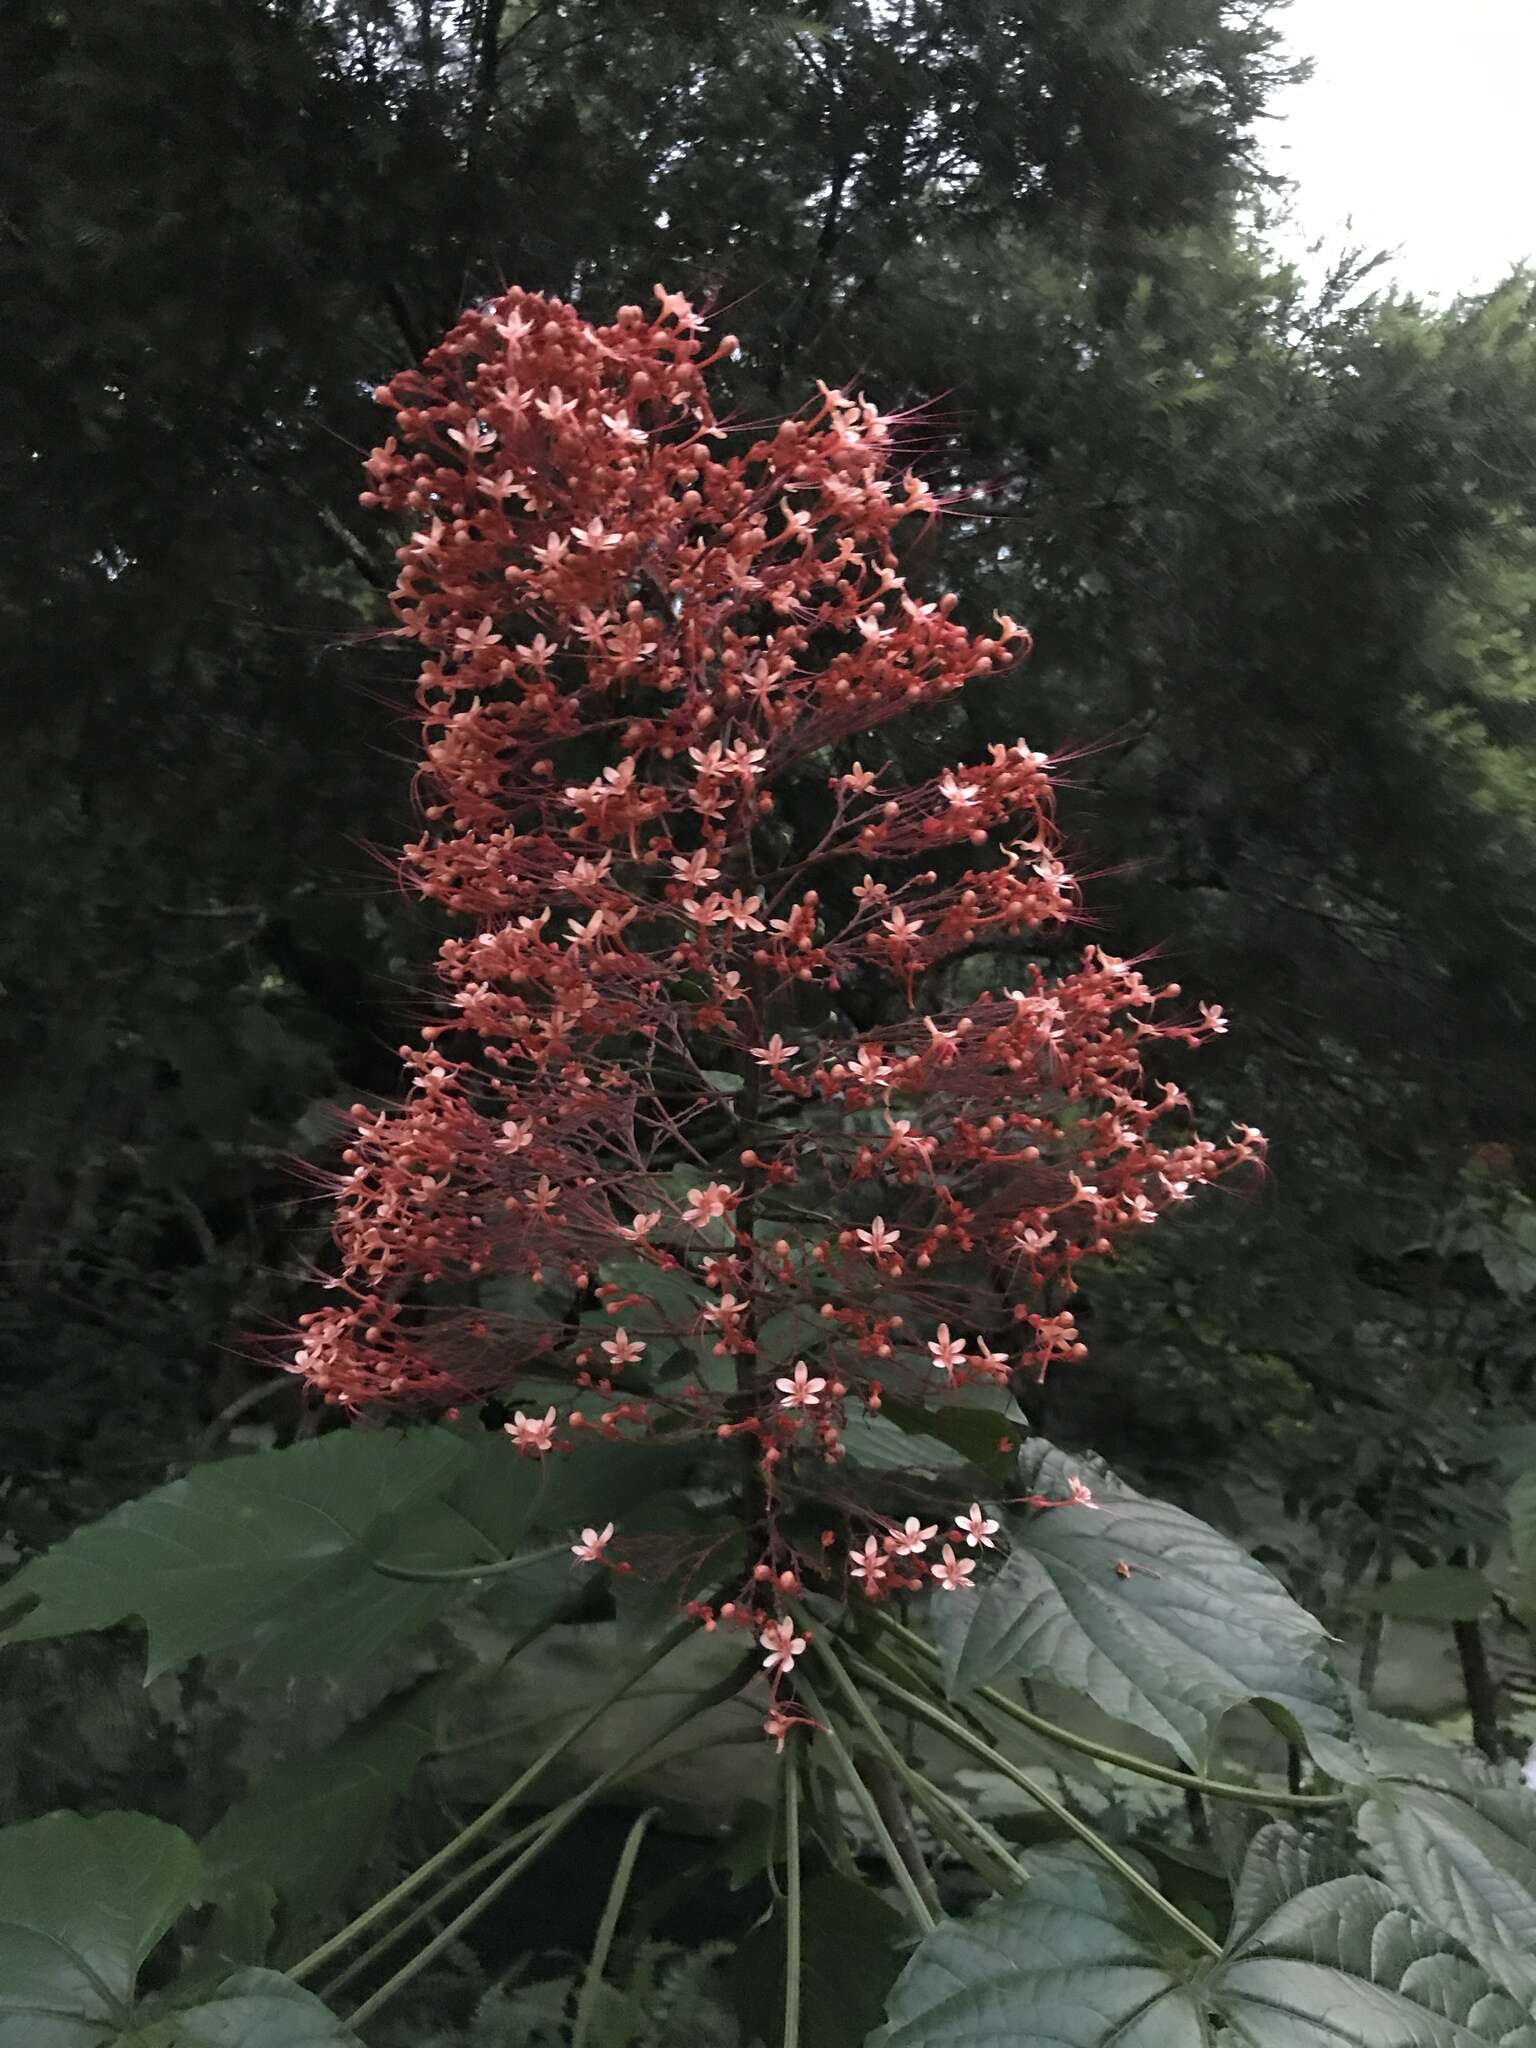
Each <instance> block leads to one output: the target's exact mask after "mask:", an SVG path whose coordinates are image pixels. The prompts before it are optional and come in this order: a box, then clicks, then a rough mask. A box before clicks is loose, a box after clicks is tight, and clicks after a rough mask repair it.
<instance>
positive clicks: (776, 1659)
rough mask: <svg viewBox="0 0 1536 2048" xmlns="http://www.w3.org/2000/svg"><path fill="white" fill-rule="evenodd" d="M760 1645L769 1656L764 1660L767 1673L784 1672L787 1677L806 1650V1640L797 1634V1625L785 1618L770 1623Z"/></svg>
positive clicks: (762, 1632)
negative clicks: (797, 1659) (796, 1660)
mask: <svg viewBox="0 0 1536 2048" xmlns="http://www.w3.org/2000/svg"><path fill="white" fill-rule="evenodd" d="M757 1640H758V1643H759V1645H760V1646H761V1647H762V1648H763V1649H765V1650H766V1651H767V1652H768V1654H767V1656H766V1657H765V1658H764V1659H763V1669H764V1670H765V1671H782V1672H784V1673H785V1674H786V1675H787V1674H788V1673H789V1672H791V1671H793V1670H794V1668H795V1659H796V1658H797V1657H798V1656H801V1655H802V1654H803V1652H804V1650H805V1645H806V1639H805V1637H804V1636H797V1635H796V1634H795V1624H794V1623H793V1622H792V1621H790V1620H789V1619H788V1618H787V1617H785V1618H784V1619H783V1620H781V1621H770V1622H769V1623H768V1624H767V1625H766V1626H765V1627H764V1628H763V1630H762V1631H761V1633H760V1634H759V1636H758V1638H757Z"/></svg>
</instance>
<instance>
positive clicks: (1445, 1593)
mask: <svg viewBox="0 0 1536 2048" xmlns="http://www.w3.org/2000/svg"><path fill="white" fill-rule="evenodd" d="M1353 1605H1354V1606H1356V1607H1359V1608H1363V1609H1365V1610H1367V1611H1368V1612H1370V1613H1373V1614H1387V1615H1391V1616H1393V1617H1394V1618H1395V1619H1397V1620H1399V1621H1477V1620H1478V1619H1480V1617H1481V1616H1483V1615H1485V1614H1486V1613H1487V1612H1488V1610H1489V1608H1490V1607H1492V1605H1493V1587H1492V1586H1491V1585H1490V1584H1489V1581H1488V1577H1487V1574H1486V1573H1485V1572H1478V1571H1469V1570H1467V1569H1466V1567H1465V1566H1462V1565H1456V1564H1431V1565H1425V1566H1424V1567H1423V1569H1422V1570H1419V1571H1411V1572H1404V1573H1403V1574H1402V1575H1401V1576H1400V1577H1399V1578H1395V1579H1392V1580H1391V1581H1390V1582H1389V1583H1388V1584H1387V1585H1385V1586H1376V1587H1373V1588H1371V1589H1369V1590H1366V1591H1363V1592H1361V1593H1359V1594H1357V1595H1356V1596H1355V1599H1354V1601H1353Z"/></svg>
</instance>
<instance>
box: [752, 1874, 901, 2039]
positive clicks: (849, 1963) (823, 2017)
mask: <svg viewBox="0 0 1536 2048" xmlns="http://www.w3.org/2000/svg"><path fill="white" fill-rule="evenodd" d="M800 1904H801V1958H800V1961H801V1969H800V2040H801V2043H802V2048H860V2044H861V2043H862V2042H863V2040H864V2038H865V2036H866V2035H867V2034H868V2033H869V2031H870V2029H871V2028H872V2027H873V2026H874V2025H875V2023H876V2022H877V2021H878V2019H879V2017H880V2012H881V2008H882V2007H883V2005H884V2003H885V1995H886V1993H887V1991H889V1989H890V1988H891V1985H892V1984H893V1983H894V1982H895V1979H896V1973H897V1971H898V1970H899V1969H900V1967H901V1951H900V1948H899V1946H898V1944H899V1943H901V1941H902V1940H903V1939H904V1937H905V1934H906V1923H905V1921H904V1920H903V1919H902V1917H901V1915H900V1914H899V1913H898V1912H897V1911H896V1910H895V1908H894V1907H893V1906H888V1905H887V1904H886V1902H885V1900H884V1899H882V1898H881V1896H880V1894H879V1893H878V1892H877V1891H875V1890H873V1889H872V1888H871V1887H870V1886H869V1885H867V1884H860V1883H859V1882H858V1880H857V1879H855V1878H851V1877H840V1876H838V1875H837V1874H836V1873H835V1872H831V1871H829V1872H827V1873H825V1874H824V1875H823V1876H821V1877H816V1878H813V1879H812V1880H811V1882H810V1883H809V1884H808V1885H807V1886H806V1887H805V1890H804V1894H803V1896H802V1898H801V1902H800ZM784 1968H785V1943H784V1921H783V1914H782V1912H777V1913H775V1914H774V1916H773V1918H772V1919H771V1920H769V1921H767V1922H766V1923H765V1924H764V1925H763V1926H761V1927H757V1928H754V1929H753V1931H752V1932H751V1933H750V1934H749V1935H748V1936H747V1938H746V1940H745V1941H744V1942H743V1943H742V1945H741V1947H740V1948H739V1949H738V1951H737V1953H736V1958H735V1961H734V1962H733V1964H732V1966H731V1990H732V1996H733V1999H734V2002H735V2006H736V2013H737V2017H738V2019H739V2020H740V2022H741V2030H742V2040H743V2042H745V2043H750V2042H753V2041H765V2042H774V2043H777V2041H778V2039H779V2033H780V2028H781V2026H782V2024H783V2017H784Z"/></svg>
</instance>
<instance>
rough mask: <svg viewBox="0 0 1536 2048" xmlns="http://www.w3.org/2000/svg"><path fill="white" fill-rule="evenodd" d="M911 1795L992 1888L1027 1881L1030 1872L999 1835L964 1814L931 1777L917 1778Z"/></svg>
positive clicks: (1006, 1887) (1001, 1888)
mask: <svg viewBox="0 0 1536 2048" xmlns="http://www.w3.org/2000/svg"><path fill="white" fill-rule="evenodd" d="M912 1797H913V1798H914V1799H915V1800H916V1801H917V1803H918V1805H919V1806H921V1807H922V1809H923V1811H924V1812H925V1813H926V1814H927V1816H928V1820H929V1824H930V1825H931V1826H932V1827H933V1828H934V1830H935V1831H936V1832H937V1833H938V1834H940V1835H942V1836H943V1838H944V1840H945V1841H946V1842H948V1843H949V1845H950V1847H951V1848H952V1849H953V1850H954V1851H955V1854H956V1855H957V1856H960V1857H963V1858H964V1860H965V1861H966V1862H967V1863H969V1865H970V1866H971V1868H972V1870H974V1871H975V1873H976V1875H977V1876H978V1877H979V1878H981V1879H982V1880H983V1882H984V1883H986V1884H989V1885H990V1886H991V1887H992V1889H993V1891H995V1892H1007V1891H1009V1890H1011V1889H1012V1888H1013V1886H1015V1885H1022V1884H1027V1883H1028V1882H1029V1872H1028V1871H1027V1870H1026V1869H1025V1868H1024V1865H1023V1864H1022V1863H1021V1862H1020V1861H1019V1859H1018V1857H1017V1856H1015V1855H1014V1853H1013V1851H1012V1850H1011V1849H1010V1848H1009V1847H1008V1845H1007V1843H1006V1842H1004V1840H1003V1839H1002V1837H1001V1836H1000V1835H998V1834H996V1833H995V1832H994V1831H993V1829H991V1828H989V1827H988V1826H987V1824H986V1822H985V1821H982V1820H978V1819H977V1818H976V1816H975V1814H973V1813H967V1811H966V1810H965V1808H964V1807H963V1806H962V1805H961V1804H960V1801H959V1800H958V1799H956V1798H954V1797H953V1795H952V1794H950V1793H948V1792H946V1791H945V1790H944V1788H943V1786H942V1785H935V1784H934V1782H933V1780H932V1779H931V1778H923V1777H919V1779H918V1782H917V1784H916V1785H914V1786H913V1788H912ZM999 1873H1001V1876H999Z"/></svg>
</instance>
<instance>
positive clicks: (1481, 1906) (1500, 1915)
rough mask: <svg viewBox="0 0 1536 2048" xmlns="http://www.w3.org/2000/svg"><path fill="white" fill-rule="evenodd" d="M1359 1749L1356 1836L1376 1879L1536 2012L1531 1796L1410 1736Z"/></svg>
mask: <svg viewBox="0 0 1536 2048" xmlns="http://www.w3.org/2000/svg"><path fill="white" fill-rule="evenodd" d="M1380 1729H1381V1724H1380V1723H1379V1722H1377V1723H1373V1724H1372V1726H1371V1730H1370V1732H1369V1733H1368V1736H1367V1739H1366V1744H1365V1749H1366V1757H1367V1760H1368V1763H1369V1765H1370V1769H1371V1772H1372V1784H1371V1791H1370V1797H1369V1798H1367V1800H1366V1801H1365V1803H1364V1805H1363V1806H1362V1807H1361V1809H1360V1813H1359V1817H1358V1819H1357V1821H1356V1826H1357V1827H1358V1829H1359V1832H1360V1834H1361V1837H1362V1838H1363V1840H1364V1841H1365V1842H1366V1844H1367V1845H1368V1847H1369V1848H1370V1851H1371V1853H1372V1855H1373V1856H1374V1858H1375V1860H1376V1863H1377V1865H1378V1867H1379V1869H1380V1870H1381V1873H1382V1875H1383V1877H1385V1879H1386V1880H1387V1882H1388V1883H1389V1884H1390V1885H1391V1886H1392V1888H1393V1889H1394V1891H1396V1892H1397V1893H1398V1894H1399V1896H1400V1897H1402V1898H1404V1899H1406V1900H1407V1901H1408V1902H1409V1903H1410V1904H1411V1905H1412V1906H1413V1907H1414V1909H1415V1911H1416V1912H1418V1913H1419V1914H1420V1915H1421V1916H1422V1917H1423V1918H1424V1919H1425V1920H1428V1921H1429V1922H1430V1923H1431V1924H1432V1925H1434V1926H1435V1927H1438V1928H1441V1929H1443V1930H1444V1932H1445V1933H1447V1934H1449V1935H1451V1936H1452V1937H1453V1938H1454V1939H1455V1940H1457V1941H1459V1942H1460V1943H1461V1944H1462V1946H1463V1947H1464V1948H1467V1949H1469V1950H1470V1951H1471V1952H1472V1954H1473V1955H1474V1956H1476V1957H1477V1959H1478V1961H1479V1962H1480V1963H1481V1964H1482V1965H1483V1967H1484V1969H1486V1970H1487V1971H1488V1973H1489V1975H1490V1976H1492V1977H1493V1978H1495V1979H1496V1981H1497V1982H1498V1983H1500V1984H1502V1985H1503V1986H1504V1988H1505V1989H1506V1990H1507V1991H1509V1992H1511V1993H1512V1994H1514V1995H1516V1996H1518V1997H1520V1998H1522V1999H1523V2000H1525V2001H1526V2002H1527V2003H1528V2004H1529V2005H1530V2006H1531V2008H1532V2009H1533V2010H1536V1792H1532V1791H1528V1790H1527V1789H1526V1788H1525V1787H1524V1786H1523V1785H1520V1784H1517V1783H1515V1782H1513V1781H1512V1779H1511V1778H1510V1777H1508V1776H1506V1775H1503V1774H1500V1773H1498V1772H1496V1771H1495V1770H1493V1769H1492V1768H1491V1767H1490V1766H1488V1765H1484V1764H1481V1763H1475V1762H1470V1761H1469V1762H1467V1763H1463V1762H1462V1761H1461V1760H1460V1759H1459V1758H1458V1757H1457V1756H1456V1755H1455V1754H1454V1753H1453V1752H1452V1751H1450V1750H1447V1749H1445V1748H1443V1747H1442V1746H1440V1745H1439V1744H1431V1743H1428V1742H1425V1741H1423V1740H1422V1739H1417V1738H1414V1737H1413V1736H1411V1735H1409V1734H1406V1732H1405V1734H1403V1735H1401V1736H1399V1735H1394V1734H1382V1733H1380V1732H1379V1731H1380Z"/></svg>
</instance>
